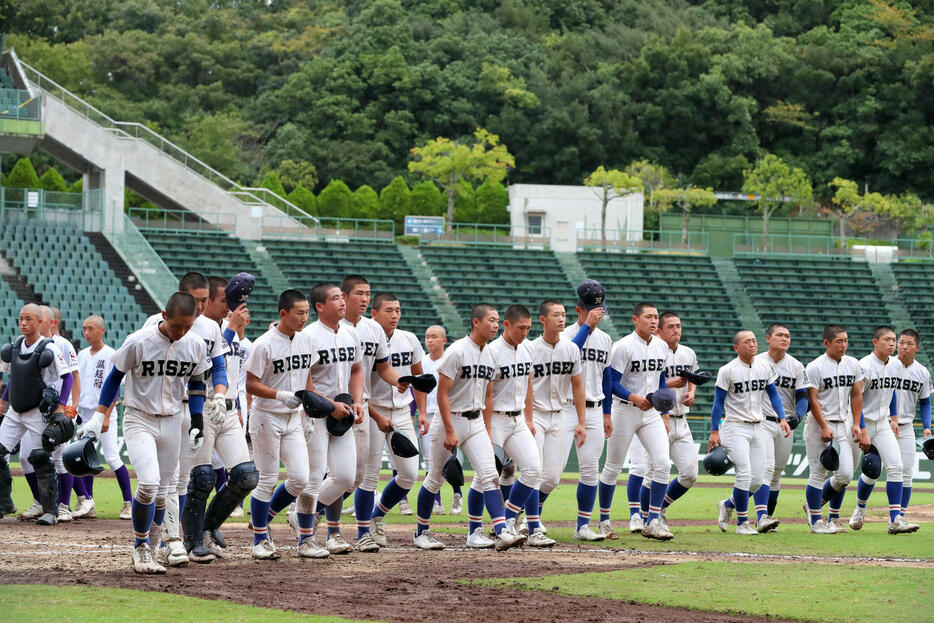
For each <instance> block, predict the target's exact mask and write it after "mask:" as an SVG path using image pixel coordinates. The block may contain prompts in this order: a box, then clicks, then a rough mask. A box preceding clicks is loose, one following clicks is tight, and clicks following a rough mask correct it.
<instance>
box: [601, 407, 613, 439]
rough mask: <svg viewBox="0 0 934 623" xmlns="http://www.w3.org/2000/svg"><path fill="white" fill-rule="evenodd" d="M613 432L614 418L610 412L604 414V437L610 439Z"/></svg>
mask: <svg viewBox="0 0 934 623" xmlns="http://www.w3.org/2000/svg"><path fill="white" fill-rule="evenodd" d="M612 434H613V418H612V417H610V414H609V413H604V414H603V438H604V439H609V438H610V435H612Z"/></svg>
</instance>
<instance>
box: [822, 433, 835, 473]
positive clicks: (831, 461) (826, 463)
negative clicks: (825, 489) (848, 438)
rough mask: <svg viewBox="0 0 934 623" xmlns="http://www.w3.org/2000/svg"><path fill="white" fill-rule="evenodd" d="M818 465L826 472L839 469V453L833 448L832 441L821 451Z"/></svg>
mask: <svg viewBox="0 0 934 623" xmlns="http://www.w3.org/2000/svg"><path fill="white" fill-rule="evenodd" d="M820 464H821V465H822V466H823V467H824V469H826V470H827V471H828V472H835V471H837V470H838V469H840V453H839V452H837V449H836V448H834V447H833V441H832V440H831V441H829V442H828V443H827V447H825V448H824V449H823V450H821V452H820Z"/></svg>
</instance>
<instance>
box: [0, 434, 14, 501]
mask: <svg viewBox="0 0 934 623" xmlns="http://www.w3.org/2000/svg"><path fill="white" fill-rule="evenodd" d="M8 454H9V453H8V452H7V449H6V448H4V447H3V445H2V444H0V517H3V516H4V515H9V514H10V513H12V512H13V511H14V510H16V505H15V504H13V498H12V495H13V474H11V473H10V464H9V463H7V455H8Z"/></svg>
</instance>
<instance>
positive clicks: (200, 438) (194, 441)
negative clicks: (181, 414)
mask: <svg viewBox="0 0 934 623" xmlns="http://www.w3.org/2000/svg"><path fill="white" fill-rule="evenodd" d="M203 431H204V416H203V415H202V414H201V413H192V414H191V428H189V429H188V450H189V451H190V452H191V453H192V454H195V453H197V452H198V450H200V449H201V446H202V444H204V433H203Z"/></svg>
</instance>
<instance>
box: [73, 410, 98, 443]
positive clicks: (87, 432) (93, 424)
mask: <svg viewBox="0 0 934 623" xmlns="http://www.w3.org/2000/svg"><path fill="white" fill-rule="evenodd" d="M103 427H104V414H103V413H101V412H100V411H95V412H94V415H93V416H91V419H90V420H88V421H87V422H85V423H84V424H82V425H81V426H79V427H78V439H84V438H85V437H94V438H95V439H100V438H101V429H102V428H103Z"/></svg>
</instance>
